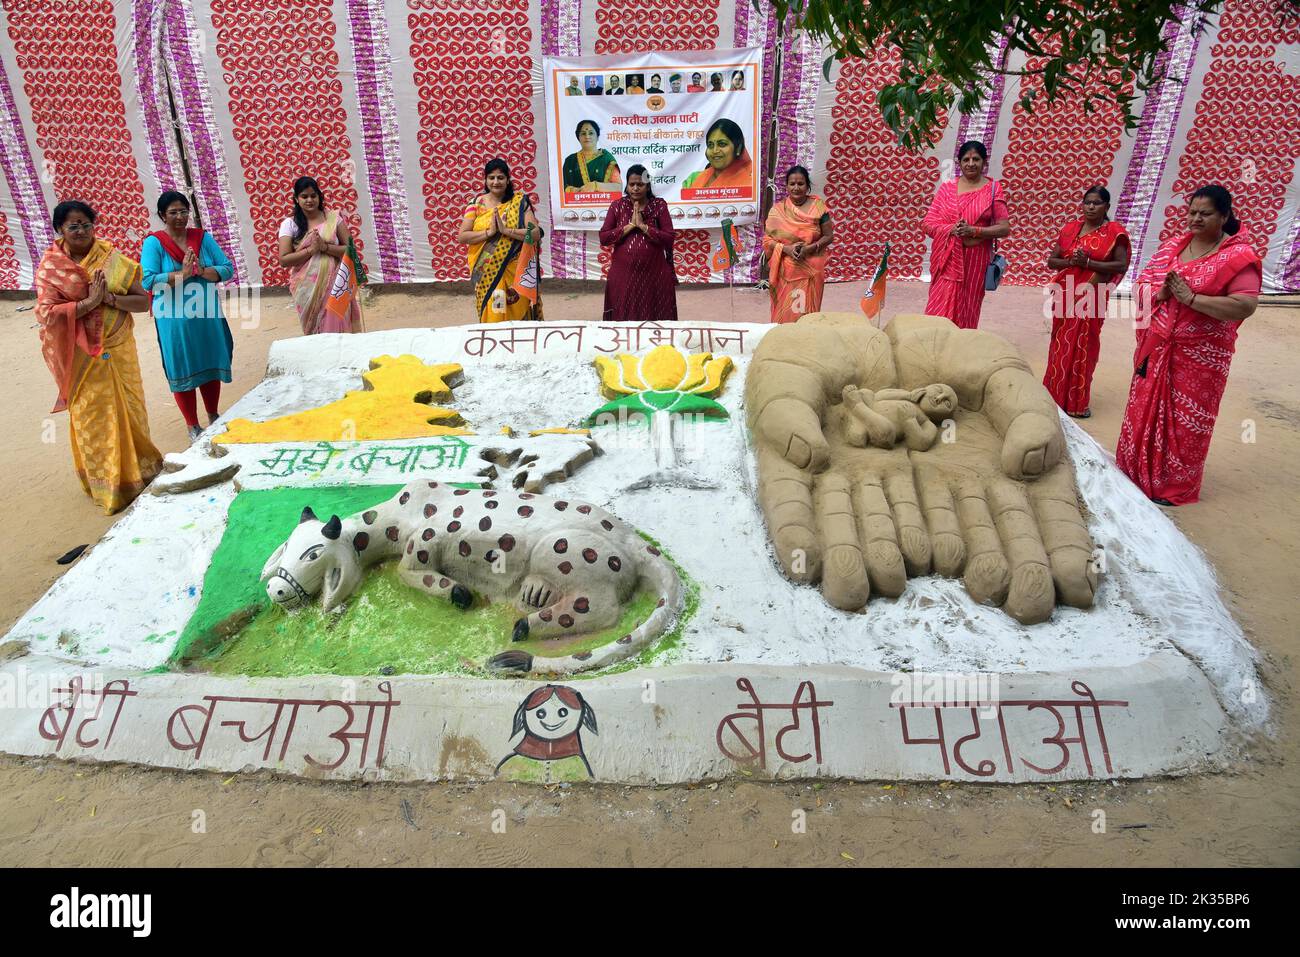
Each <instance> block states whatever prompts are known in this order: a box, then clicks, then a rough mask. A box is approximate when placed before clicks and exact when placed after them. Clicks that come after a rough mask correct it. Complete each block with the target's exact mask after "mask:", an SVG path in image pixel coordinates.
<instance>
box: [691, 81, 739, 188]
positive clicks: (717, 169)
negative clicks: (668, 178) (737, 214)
mask: <svg viewBox="0 0 1300 957" xmlns="http://www.w3.org/2000/svg"><path fill="white" fill-rule="evenodd" d="M715 75H716V74H715ZM704 158H705V159H707V160H708V161H709V165H708V166H706V167H704V169H702V170H697V171H696V172H694V173H691V174H690V175H689V176H687V177H686V179H685V180H684V181H683V182H682V189H722V188H724V187H732V186H735V187H746V186H748V187H752V186H753V185H754V164H753V162H752V161H751V160H750V158H749V153H747V152H746V151H745V134H744V131H743V130H741V128H740V127H739V126H737V125H736V124H735V123H733V122H732V121H731V120H728V119H721V120H715V121H714V123H713V125H712V126H710V127H709V131H708V133H707V134H706V135H705V137H704ZM738 198H744V197H738Z"/></svg>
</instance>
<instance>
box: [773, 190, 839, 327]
mask: <svg viewBox="0 0 1300 957" xmlns="http://www.w3.org/2000/svg"><path fill="white" fill-rule="evenodd" d="M811 189H812V183H811V181H810V180H809V177H808V170H806V169H804V168H803V167H802V166H791V167H790V169H789V171H788V172H787V173H786V174H785V190H786V196H785V199H783V200H782V201H781V202H779V203H777V204H776V205H775V206H773V207H772V211H771V212H770V213H768V214H767V224H766V228H765V229H764V232H763V255H764V256H765V257H766V258H767V264H768V265H767V275H768V289H769V290H770V294H771V296H772V321H773V322H796V321H798V319H799V317H800V316H802V315H805V314H807V313H810V312H818V311H820V310H821V307H822V289H823V287H824V285H825V282H826V260H827V258H828V257H827V255H826V247H827V246H829V245H830V244H831V214H830V213H829V212H827V211H826V201H825V200H824V199H822V198H821V197H820V196H813V195H812V193H811Z"/></svg>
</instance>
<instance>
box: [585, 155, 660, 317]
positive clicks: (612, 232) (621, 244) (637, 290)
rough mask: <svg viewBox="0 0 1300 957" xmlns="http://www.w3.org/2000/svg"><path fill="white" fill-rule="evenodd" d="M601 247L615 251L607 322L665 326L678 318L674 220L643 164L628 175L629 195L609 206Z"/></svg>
mask: <svg viewBox="0 0 1300 957" xmlns="http://www.w3.org/2000/svg"><path fill="white" fill-rule="evenodd" d="M600 244H601V245H602V246H611V247H613V252H612V253H611V255H610V259H609V276H608V278H607V280H606V283H605V312H604V315H603V317H602V318H603V319H604V321H606V322H609V321H615V322H662V321H664V320H666V319H676V318H677V289H676V286H677V275H676V273H675V272H674V271H673V220H672V216H670V215H669V213H668V204H667V203H665V202H664V201H663V200H662V199H656V198H655V195H654V193H653V192H651V190H650V182H649V177H648V175H647V174H646V169H645V167H644V166H641V165H640V164H638V165H636V166H633V167H632V168H631V169H629V170H628V171H627V187H626V192H625V194H624V195H623V196H622V197H621V198H620V199H617V200H615V201H614V202H612V203H610V206H609V212H608V213H606V214H605V225H603V226H602V227H601V228H600Z"/></svg>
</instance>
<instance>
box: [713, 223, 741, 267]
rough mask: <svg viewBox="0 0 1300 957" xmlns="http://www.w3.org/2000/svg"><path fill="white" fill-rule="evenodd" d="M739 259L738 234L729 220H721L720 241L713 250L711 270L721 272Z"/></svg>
mask: <svg viewBox="0 0 1300 957" xmlns="http://www.w3.org/2000/svg"><path fill="white" fill-rule="evenodd" d="M739 261H740V235H739V234H738V233H737V232H736V227H735V226H734V225H732V222H731V220H729V219H724V220H723V221H722V241H721V242H719V243H718V248H717V249H716V250H714V252H713V271H714V272H723V271H725V270H727V269H730V268H731V267H732V266H734V265H735V264H736V263H738V262H739Z"/></svg>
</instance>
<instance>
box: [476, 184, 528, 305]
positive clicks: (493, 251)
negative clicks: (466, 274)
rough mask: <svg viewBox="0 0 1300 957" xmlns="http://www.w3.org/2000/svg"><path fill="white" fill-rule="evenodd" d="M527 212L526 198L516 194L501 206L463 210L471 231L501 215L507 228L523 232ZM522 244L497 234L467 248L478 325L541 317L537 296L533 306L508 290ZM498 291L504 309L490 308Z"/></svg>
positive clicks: (511, 290)
mask: <svg viewBox="0 0 1300 957" xmlns="http://www.w3.org/2000/svg"><path fill="white" fill-rule="evenodd" d="M528 209H529V205H528V202H527V198H526V197H525V196H524V194H523V193H516V194H515V195H514V197H513V198H512V199H511V200H510V201H509V202H505V203H502V204H501V205H500V206H495V207H488V206H485V205H483V204H482V203H481V202H480V203H476V204H475V205H473V206H471V207H469V208H468V209H466V210H465V214H466V215H467V216H473V217H474V221H473V224H472V226H471V228H472V229H474V230H481V229H487V228H488V225H489V224H490V223H491V222H492V214H493V213H498V214H500V216H501V222H502V223H504V224H505V225H506V226H508V227H509V228H510V229H523V228H524V226H525V224H526V222H527V219H526V214H527V212H528ZM521 245H522V244H521V243H519V242H518V241H517V240H514V239H510V238H509V237H507V236H504V235H502V234H501V233H497V234H496V235H495V236H493V237H492V238H490V239H485V240H484V241H483V242H481V243H472V244H470V246H469V247H468V250H467V252H466V256H467V258H468V261H469V268H470V281H471V282H472V283H473V284H474V306H475V310H476V312H477V315H478V320H479V322H510V321H512V320H516V319H541V318H542V302H541V297H540V295H539V297H538V300H537V303H536V304H535V305H534V304H533V303H531V302H529V301H528V300H527V299H525V298H524V297H523V296H520V295H519V293H517V292H515V290H514V289H512V288H511V287H512V286H513V285H514V282H515V267H516V266H517V265H518V263H519V250H520V248H521ZM535 255H536V253H535ZM498 290H499V291H500V292H501V295H502V296H503V297H504V299H505V303H504V306H505V308H504V310H500V309H495V308H493V297H494V294H495V293H496V292H497V291H498Z"/></svg>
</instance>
